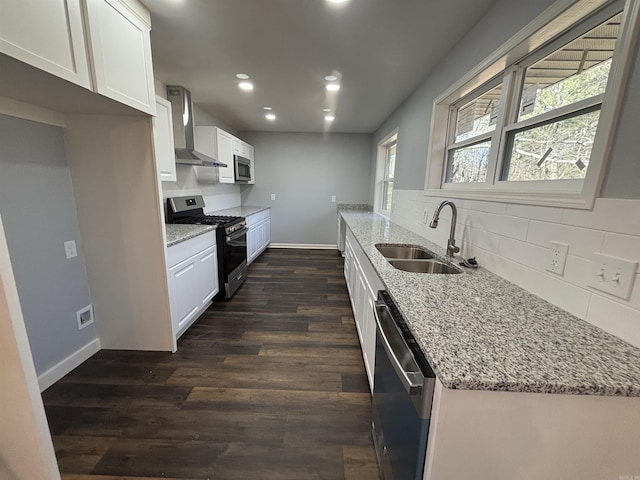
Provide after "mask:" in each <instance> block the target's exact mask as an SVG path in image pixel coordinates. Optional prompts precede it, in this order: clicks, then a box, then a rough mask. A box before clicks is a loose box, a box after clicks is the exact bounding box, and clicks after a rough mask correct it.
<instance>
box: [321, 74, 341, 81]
mask: <svg viewBox="0 0 640 480" xmlns="http://www.w3.org/2000/svg"><path fill="white" fill-rule="evenodd" d="M324 79H325V80H326V81H327V82H335V81H336V80H338V77H336V76H335V75H327V76H326V77H324Z"/></svg>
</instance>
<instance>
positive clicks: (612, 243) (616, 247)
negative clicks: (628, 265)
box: [601, 233, 640, 262]
mask: <svg viewBox="0 0 640 480" xmlns="http://www.w3.org/2000/svg"><path fill="white" fill-rule="evenodd" d="M601 253H606V254H607V255H613V256H615V257H620V258H626V259H627V260H633V261H636V262H640V237H633V236H631V235H620V234H618V233H607V234H605V236H604V244H603V245H602V250H601Z"/></svg>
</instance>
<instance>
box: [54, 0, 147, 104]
mask: <svg viewBox="0 0 640 480" xmlns="http://www.w3.org/2000/svg"><path fill="white" fill-rule="evenodd" d="M85 1H86V5H87V18H88V30H89V46H90V50H91V57H92V58H93V73H94V80H95V87H96V91H97V92H98V93H100V94H102V95H104V96H106V97H109V98H112V99H113V100H116V101H118V102H120V103H124V104H125V105H129V106H130V107H133V108H136V109H138V110H141V111H143V112H146V113H149V114H151V115H155V113H156V102H155V93H154V84H153V66H152V63H151V41H150V34H149V32H150V27H149V25H147V24H145V22H144V21H143V20H142V19H141V18H140V17H139V16H138V15H137V14H136V13H134V11H133V10H132V9H130V8H129V7H128V6H126V5H125V4H124V3H123V2H122V1H121V0H85ZM44 3H46V2H44Z"/></svg>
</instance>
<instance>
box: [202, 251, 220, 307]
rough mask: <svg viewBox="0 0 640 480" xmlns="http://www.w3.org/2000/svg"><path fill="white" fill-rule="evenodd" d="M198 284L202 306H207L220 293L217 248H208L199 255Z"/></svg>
mask: <svg viewBox="0 0 640 480" xmlns="http://www.w3.org/2000/svg"><path fill="white" fill-rule="evenodd" d="M197 266H198V270H199V271H198V276H199V277H200V282H199V284H198V289H199V300H200V302H199V303H200V306H201V307H204V306H206V305H207V304H208V303H209V301H210V300H211V299H212V298H213V296H214V295H215V294H216V293H218V288H219V286H218V253H217V250H216V246H215V245H214V246H213V247H210V248H207V249H206V250H205V251H204V252H202V253H200V254H199V255H198V265H197Z"/></svg>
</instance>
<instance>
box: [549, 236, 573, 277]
mask: <svg viewBox="0 0 640 480" xmlns="http://www.w3.org/2000/svg"><path fill="white" fill-rule="evenodd" d="M568 253H569V244H567V243H562V242H549V251H548V253H547V266H546V269H547V270H549V271H550V272H553V273H557V274H558V275H562V274H564V266H565V264H566V263H567V255H568Z"/></svg>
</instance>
